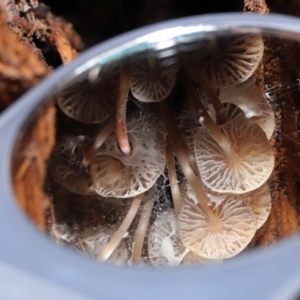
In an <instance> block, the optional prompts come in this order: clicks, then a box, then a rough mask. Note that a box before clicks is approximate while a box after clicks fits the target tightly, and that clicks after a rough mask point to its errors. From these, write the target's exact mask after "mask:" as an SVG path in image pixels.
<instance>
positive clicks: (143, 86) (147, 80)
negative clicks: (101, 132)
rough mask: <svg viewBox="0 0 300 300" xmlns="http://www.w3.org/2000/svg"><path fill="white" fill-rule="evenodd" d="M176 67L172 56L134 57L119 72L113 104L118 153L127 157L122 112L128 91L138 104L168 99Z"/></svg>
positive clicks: (123, 114) (124, 122) (176, 70)
mask: <svg viewBox="0 0 300 300" xmlns="http://www.w3.org/2000/svg"><path fill="white" fill-rule="evenodd" d="M178 69H179V64H178V61H177V59H176V57H175V56H172V57H167V58H156V57H153V56H151V55H149V54H148V56H146V57H145V54H143V55H138V56H137V57H136V58H135V60H133V62H132V65H130V66H126V67H124V68H123V70H122V72H121V85H120V90H119V95H118V101H117V127H116V133H117V139H118V143H119V146H120V149H121V151H122V153H123V154H124V155H125V156H129V155H130V154H131V148H130V143H129V140H128V136H127V128H126V127H127V124H126V108H127V100H128V92H129V87H130V89H131V92H132V94H133V96H134V97H136V99H138V100H139V101H142V102H159V101H162V100H163V99H165V98H166V97H168V95H170V93H171V92H172V89H173V87H174V85H175V83H176V74H177V72H178Z"/></svg>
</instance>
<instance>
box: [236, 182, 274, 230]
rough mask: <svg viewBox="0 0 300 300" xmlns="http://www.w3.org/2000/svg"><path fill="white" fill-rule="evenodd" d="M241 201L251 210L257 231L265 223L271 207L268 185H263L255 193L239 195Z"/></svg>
mask: <svg viewBox="0 0 300 300" xmlns="http://www.w3.org/2000/svg"><path fill="white" fill-rule="evenodd" d="M241 199H242V200H243V201H244V202H246V203H247V204H248V205H249V206H250V207H251V208H252V210H253V212H254V214H255V217H256V220H257V229H259V228H260V227H261V226H262V225H264V224H265V222H266V221H267V219H268V217H269V214H270V212H271V207H272V197H271V192H270V188H269V185H268V183H265V184H263V185H262V186H261V187H260V188H258V189H256V190H255V191H252V192H250V193H246V194H243V195H241Z"/></svg>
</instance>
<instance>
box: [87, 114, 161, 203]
mask: <svg viewBox="0 0 300 300" xmlns="http://www.w3.org/2000/svg"><path fill="white" fill-rule="evenodd" d="M128 137H129V141H130V142H131V145H132V153H131V155H130V156H129V157H127V156H124V155H123V153H122V152H121V151H120V149H119V147H118V143H117V141H116V139H115V135H114V134H111V135H110V136H109V137H108V138H107V139H106V141H105V143H104V144H103V146H102V147H101V148H100V149H99V151H98V152H97V154H96V155H95V156H94V159H93V161H92V163H91V165H90V174H91V177H92V181H93V185H94V188H95V191H96V192H97V193H98V194H99V195H101V196H103V197H119V198H129V197H133V196H135V195H138V194H141V193H143V192H145V191H147V190H148V189H150V188H151V187H152V186H153V185H154V184H155V181H156V179H157V178H158V177H159V176H160V175H161V174H162V172H163V171H164V168H165V145H164V140H165V134H164V133H163V131H162V127H161V122H160V120H159V118H158V117H157V116H153V115H147V114H144V113H137V114H133V115H132V116H131V119H130V120H129V122H128Z"/></svg>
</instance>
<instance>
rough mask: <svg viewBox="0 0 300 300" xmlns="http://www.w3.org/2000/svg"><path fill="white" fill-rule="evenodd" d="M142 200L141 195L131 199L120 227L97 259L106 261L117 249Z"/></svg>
mask: <svg viewBox="0 0 300 300" xmlns="http://www.w3.org/2000/svg"><path fill="white" fill-rule="evenodd" d="M142 199H143V194H140V195H137V196H136V197H134V198H133V200H132V203H131V206H130V208H129V210H128V212H127V215H126V217H125V219H124V220H123V222H122V224H121V226H120V227H119V229H118V230H117V232H116V233H115V234H114V236H113V237H112V239H111V240H110V242H109V243H108V244H107V245H106V247H105V248H104V249H103V251H102V252H101V254H100V255H99V256H98V259H101V260H107V259H108V258H109V257H110V255H111V254H112V253H113V252H114V250H115V249H116V248H117V247H118V245H119V243H120V242H121V240H122V238H123V237H124V235H125V233H126V231H127V230H128V228H129V226H130V225H131V223H132V221H133V219H134V217H135V215H136V213H137V211H138V209H139V207H140V204H141V202H142Z"/></svg>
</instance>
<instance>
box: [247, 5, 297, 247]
mask: <svg viewBox="0 0 300 300" xmlns="http://www.w3.org/2000/svg"><path fill="white" fill-rule="evenodd" d="M244 10H245V11H251V12H255V13H259V14H265V13H268V12H269V9H268V7H267V6H266V3H265V1H264V0H245V7H244ZM264 42H265V51H264V57H263V62H262V64H261V68H260V69H259V70H258V72H257V73H256V76H257V81H258V85H259V86H260V87H261V88H267V92H269V95H270V102H271V104H272V105H273V108H274V112H275V116H276V128H275V133H274V137H273V138H272V140H271V144H272V148H273V150H274V153H275V168H274V172H273V174H272V178H271V181H270V184H271V193H272V210H271V213H270V216H269V218H268V221H267V223H266V225H265V226H264V231H263V234H262V235H261V236H260V237H259V238H258V240H257V245H267V244H272V243H274V242H276V241H278V240H279V239H280V238H284V237H288V236H291V235H293V234H295V233H296V232H297V231H298V230H299V229H300V228H299V226H300V210H299V208H300V207H299V201H298V199H300V198H299V197H300V175H299V167H300V163H299V156H300V136H299V131H298V129H299V125H298V124H299V108H300V105H299V103H300V102H299V100H300V99H299V98H300V95H299V90H298V88H289V85H290V84H294V85H297V80H298V72H297V70H299V59H298V58H299V54H300V52H299V43H297V42H293V41H288V40H284V39H280V38H278V37H272V36H265V37H264ZM268 89H271V90H270V91H268Z"/></svg>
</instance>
